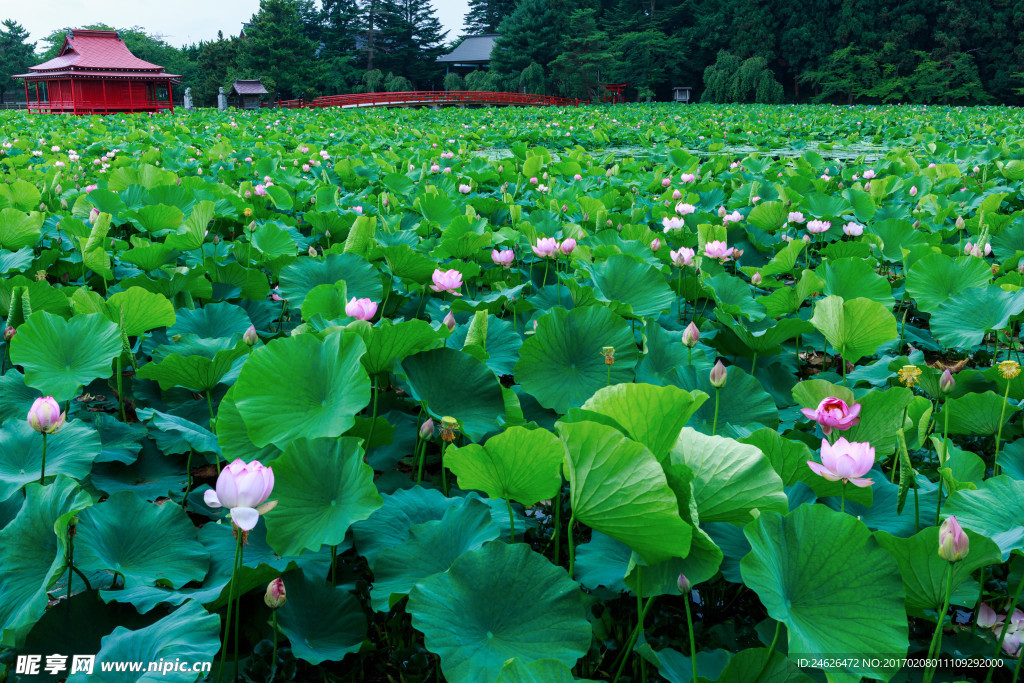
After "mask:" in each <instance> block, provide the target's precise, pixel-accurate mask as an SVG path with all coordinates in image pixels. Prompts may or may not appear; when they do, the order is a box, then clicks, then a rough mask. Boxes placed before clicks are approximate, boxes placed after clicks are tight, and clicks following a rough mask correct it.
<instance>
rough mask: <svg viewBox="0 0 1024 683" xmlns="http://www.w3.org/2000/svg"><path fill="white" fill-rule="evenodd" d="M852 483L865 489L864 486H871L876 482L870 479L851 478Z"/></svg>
mask: <svg viewBox="0 0 1024 683" xmlns="http://www.w3.org/2000/svg"><path fill="white" fill-rule="evenodd" d="M850 483H851V484H853V485H854V486H856V487H857V488H862V489H863V488H867V487H868V486H871V485H872V484H874V483H875V482H873V481H872V480H870V479H851V480H850Z"/></svg>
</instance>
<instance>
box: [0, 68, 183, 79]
mask: <svg viewBox="0 0 1024 683" xmlns="http://www.w3.org/2000/svg"><path fill="white" fill-rule="evenodd" d="M58 76H63V77H67V76H79V77H82V78H96V77H102V78H130V79H136V80H138V79H140V78H141V79H144V80H151V81H153V80H160V79H167V80H170V81H173V80H175V79H177V78H181V76H180V75H178V74H168V73H164V72H163V71H159V72H152V71H98V70H93V69H89V70H86V71H73V70H71V69H58V70H57V71H43V72H36V71H32V72H29V73H27V74H15V75H14V76H11V78H27V79H29V80H32V81H38V80H46V79H48V78H56V77H58Z"/></svg>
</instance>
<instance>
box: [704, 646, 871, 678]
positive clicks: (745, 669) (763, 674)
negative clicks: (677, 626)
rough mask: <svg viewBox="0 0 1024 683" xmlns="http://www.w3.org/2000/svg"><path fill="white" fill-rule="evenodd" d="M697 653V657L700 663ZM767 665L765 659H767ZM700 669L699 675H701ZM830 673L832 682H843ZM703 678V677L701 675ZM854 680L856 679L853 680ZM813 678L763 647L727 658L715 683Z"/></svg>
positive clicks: (776, 653) (787, 659) (784, 657)
mask: <svg viewBox="0 0 1024 683" xmlns="http://www.w3.org/2000/svg"><path fill="white" fill-rule="evenodd" d="M701 654H702V653H700V652H698V653H697V657H698V661H700V659H699V658H700V655H701ZM769 657H770V659H768V661H767V663H766V662H765V659H766V658H769ZM703 672H704V668H703V667H701V669H700V673H701V674H703ZM837 673H838V672H836V673H832V674H830V675H832V676H833V680H836V681H839V680H843V679H842V678H839V677H838V676H837ZM701 678H703V675H701ZM853 680H856V679H853ZM812 681H814V679H813V678H811V677H810V676H808V675H807V674H805V673H803V672H802V671H800V669H799V668H797V665H796V664H794V663H793V660H792V659H790V658H788V657H786V656H785V655H783V654H782V653H781V652H779V651H778V650H775V651H774V652H772V651H770V650H768V648H764V647H755V648H750V649H747V650H740V651H739V652H737V653H736V654H735V655H733V656H732V657H730V658H729V662H728V664H726V666H725V668H724V669H722V673H721V674H719V676H718V681H717V683H812Z"/></svg>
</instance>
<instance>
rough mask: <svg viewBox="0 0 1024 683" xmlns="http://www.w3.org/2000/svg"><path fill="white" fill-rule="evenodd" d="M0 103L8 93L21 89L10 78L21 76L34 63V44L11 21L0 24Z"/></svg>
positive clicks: (16, 24)
mask: <svg viewBox="0 0 1024 683" xmlns="http://www.w3.org/2000/svg"><path fill="white" fill-rule="evenodd" d="M0 26H3V28H0V103H2V102H3V101H4V95H6V94H7V93H8V91H12V90H13V91H17V90H18V89H20V88H21V87H22V85H21V83H20V82H19V81H15V80H14V79H13V78H11V76H13V75H15V74H23V73H25V72H26V71H28V68H29V67H30V66H32V65H33V64H34V63H35V55H34V54H33V51H34V50H35V43H29V42H28V31H26V30H25V27H23V26H22V25H21V24H19V23H18V22H16V21H14V20H13V19H5V20H4V22H3V24H0Z"/></svg>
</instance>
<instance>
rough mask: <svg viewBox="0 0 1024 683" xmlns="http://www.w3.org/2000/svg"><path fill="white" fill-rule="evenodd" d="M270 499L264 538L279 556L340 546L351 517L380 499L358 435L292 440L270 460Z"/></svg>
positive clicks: (359, 516) (370, 510)
mask: <svg viewBox="0 0 1024 683" xmlns="http://www.w3.org/2000/svg"><path fill="white" fill-rule="evenodd" d="M273 470H274V491H273V495H272V497H273V499H275V500H277V501H278V504H277V507H276V508H274V510H273V511H272V513H269V514H267V516H266V517H265V518H264V519H265V520H266V522H267V541H268V542H269V543H270V547H272V548H273V549H274V550H275V551H277V553H278V554H280V555H298V554H299V553H301V552H302V551H303V550H307V549H312V550H314V551H316V550H319V549H320V546H321V545H339V544H341V543H342V542H343V541H344V540H345V533H346V532H347V531H348V528H349V527H350V526H352V524H353V523H354V522H358V521H360V520H363V519H366V518H367V517H369V516H370V515H371V514H372V513H373V511H374V510H376V509H377V508H379V507H380V506H381V503H382V502H383V501H382V500H381V497H380V495H379V494H378V493H377V487H376V486H374V485H373V469H372V468H371V467H370V466H369V465H367V464H366V463H365V462H363V449H362V446H360V442H359V440H358V439H355V438H351V437H343V438H340V439H296V440H295V441H292V442H291V443H290V444H289V445H288V447H287V448H285V450H284V453H283V454H282V455H281V457H279V458H278V459H276V460H275V461H274V464H273Z"/></svg>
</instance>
